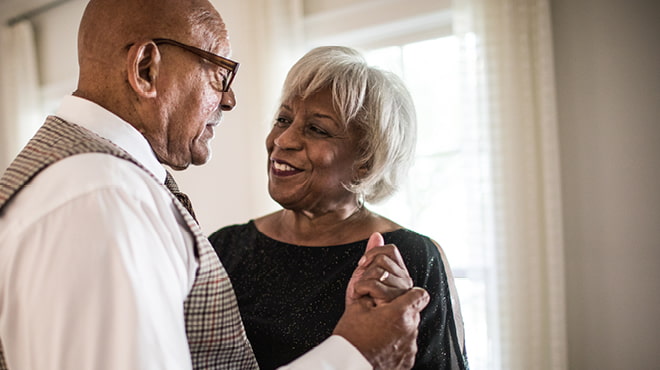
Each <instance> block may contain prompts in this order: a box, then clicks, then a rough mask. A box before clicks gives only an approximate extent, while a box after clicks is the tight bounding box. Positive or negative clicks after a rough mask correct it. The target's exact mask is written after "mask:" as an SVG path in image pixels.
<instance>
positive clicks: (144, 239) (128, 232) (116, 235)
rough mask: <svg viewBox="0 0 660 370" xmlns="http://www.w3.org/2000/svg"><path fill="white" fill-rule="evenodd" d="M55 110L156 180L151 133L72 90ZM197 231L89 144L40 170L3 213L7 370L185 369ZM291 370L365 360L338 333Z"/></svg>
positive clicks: (2, 317) (354, 365)
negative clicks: (128, 157)
mask: <svg viewBox="0 0 660 370" xmlns="http://www.w3.org/2000/svg"><path fill="white" fill-rule="evenodd" d="M56 115H57V116H58V117H61V118H62V119H64V120H66V121H69V122H71V123H75V124H77V125H79V126H82V127H84V128H86V129H89V130H91V131H93V132H95V133H97V134H98V135H100V136H102V137H104V138H106V139H108V140H110V141H112V142H114V143H115V144H116V145H118V146H119V147H121V148H123V149H124V150H125V151H126V152H128V153H129V154H130V155H131V156H133V157H134V158H135V159H136V160H137V161H139V162H140V163H141V164H142V165H143V166H144V167H146V168H147V169H148V170H149V171H151V173H152V174H153V175H155V176H156V178H157V179H158V180H159V181H160V182H161V184H162V183H164V181H165V169H164V168H163V167H162V165H161V164H160V163H159V162H158V160H157V159H156V157H155V155H154V153H153V152H152V150H151V147H150V146H149V143H148V142H147V141H146V139H145V138H144V137H143V136H142V135H141V134H140V133H139V132H138V131H137V130H135V128H133V127H132V126H131V125H130V124H128V123H126V122H125V121H123V120H121V119H120V118H119V117H117V116H115V115H114V114H112V113H111V112H109V111H107V110H105V109H103V108H102V107H100V106H98V105H96V104H94V103H92V102H90V101H87V100H84V99H80V98H77V97H73V96H70V97H67V98H65V99H64V101H63V103H62V106H61V107H60V109H59V111H58V112H57V114H56ZM196 269H197V261H196V260H195V256H194V253H193V238H192V235H191V234H190V233H189V231H188V230H187V228H186V226H185V222H184V221H183V219H182V218H181V217H180V215H179V213H178V212H177V211H176V210H175V209H174V206H173V204H172V201H171V198H170V196H169V194H167V190H166V189H165V188H164V187H162V186H160V185H159V184H158V183H156V182H154V181H153V180H152V179H151V178H150V176H149V174H147V173H146V172H145V171H144V170H142V169H140V168H139V167H137V166H135V165H134V164H132V163H130V162H128V161H126V160H123V159H120V158H116V157H114V156H111V155H107V154H98V153H88V154H80V155H75V156H71V157H68V158H66V159H63V160H61V161H58V162H56V163H54V164H52V165H51V166H49V167H48V168H46V169H45V170H44V171H42V172H41V173H39V175H38V176H37V177H35V178H34V179H33V180H32V181H31V182H30V183H29V184H28V185H27V186H26V187H25V188H24V189H23V190H22V191H21V192H19V193H18V195H16V196H15V197H14V199H13V200H12V201H11V202H10V204H8V205H7V207H6V208H5V211H4V214H3V215H2V217H0V338H2V344H3V348H4V353H5V359H6V360H7V363H8V366H9V369H10V370H16V369H21V370H22V369H26V370H27V369H35V370H36V369H39V370H50V369H94V370H105V369H108V370H109V369H144V370H149V369H154V370H155V369H159V370H160V369H177V370H179V369H190V368H191V367H192V366H191V360H190V353H189V350H188V343H187V339H186V332H185V324H184V312H183V302H184V300H185V299H186V297H187V295H188V293H189V291H190V289H191V287H192V285H193V282H194V279H195V272H196ZM286 368H289V369H309V368H316V369H349V368H350V369H369V368H371V367H370V366H369V363H368V362H367V361H366V359H364V357H363V356H362V355H361V354H360V353H359V351H357V349H355V347H353V346H352V345H351V344H350V343H348V342H347V341H346V340H345V339H343V338H341V337H338V336H333V337H330V338H329V339H328V340H326V341H325V342H324V343H322V344H321V345H320V346H318V347H317V348H315V349H314V350H312V351H310V352H308V353H307V354H306V355H304V356H303V357H301V358H300V359H298V360H297V361H295V362H294V363H292V364H290V365H289V366H287V367H286Z"/></svg>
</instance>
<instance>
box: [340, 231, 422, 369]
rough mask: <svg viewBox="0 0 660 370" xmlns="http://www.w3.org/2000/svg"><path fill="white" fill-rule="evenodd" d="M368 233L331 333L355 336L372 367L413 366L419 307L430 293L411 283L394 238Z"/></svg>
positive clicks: (400, 367)
mask: <svg viewBox="0 0 660 370" xmlns="http://www.w3.org/2000/svg"><path fill="white" fill-rule="evenodd" d="M384 244H385V243H384V240H383V237H382V235H381V234H379V233H374V234H372V235H371V237H370V238H369V242H368V243H367V249H366V252H365V254H364V256H363V257H362V258H361V259H360V262H359V263H358V266H357V268H356V269H355V271H354V272H353V276H352V277H351V280H350V282H349V284H348V288H347V290H346V308H345V310H344V314H343V315H342V317H341V319H340V320H339V322H338V323H337V326H336V327H335V330H334V332H333V334H336V335H341V336H342V337H344V338H346V339H347V340H348V341H349V342H351V343H352V344H353V345H354V346H355V347H356V348H357V349H358V350H359V351H360V352H361V353H362V354H363V355H364V356H365V357H366V358H367V360H368V361H369V362H370V363H371V364H372V366H373V367H374V369H409V368H411V367H412V366H413V364H414V361H415V354H416V353H417V332H418V326H419V320H420V315H419V313H420V312H421V311H422V310H423V309H424V307H426V305H427V304H428V302H429V295H428V293H427V292H426V291H425V290H424V289H422V288H416V287H413V281H412V279H411V278H410V274H409V273H408V269H407V268H406V265H405V264H404V262H403V259H402V258H401V254H400V253H399V250H398V249H397V248H396V246H394V245H393V244H388V245H384Z"/></svg>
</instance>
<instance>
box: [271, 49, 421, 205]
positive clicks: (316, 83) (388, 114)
mask: <svg viewBox="0 0 660 370" xmlns="http://www.w3.org/2000/svg"><path fill="white" fill-rule="evenodd" d="M325 88H330V90H331V92H332V98H333V103H334V107H335V110H336V111H337V112H338V113H339V115H340V119H341V120H342V123H344V124H345V125H346V128H348V127H349V125H351V126H353V125H354V126H355V127H356V128H357V132H359V133H360V135H361V137H360V138H359V141H358V142H359V144H358V145H359V154H358V158H356V160H355V163H356V168H367V174H366V175H365V176H364V177H362V178H361V179H359V180H358V181H356V182H355V183H352V184H345V186H346V188H347V189H348V190H350V191H351V192H353V193H356V194H358V195H360V196H363V197H364V198H363V199H364V200H365V201H367V202H370V203H377V202H379V201H382V200H384V199H386V198H387V197H389V196H391V195H392V194H393V193H394V192H395V191H396V190H397V189H398V187H399V185H400V183H401V182H402V180H403V179H404V178H405V177H406V175H407V173H408V170H409V169H410V166H411V165H412V162H413V158H414V152H415V145H416V139H417V119H416V115H415V106H414V104H413V101H412V97H411V96H410V93H409V92H408V89H407V88H406V86H405V85H404V83H403V81H402V80H401V79H400V78H399V77H398V76H397V75H395V74H394V73H391V72H387V71H384V70H381V69H378V68H375V67H372V66H369V65H368V64H367V62H366V60H365V59H364V58H363V57H362V55H361V54H360V53H359V52H358V51H356V50H354V49H351V48H348V47H342V46H322V47H317V48H315V49H313V50H311V51H309V52H308V53H307V54H305V55H304V56H303V57H302V58H301V59H300V60H299V61H298V62H296V64H295V65H294V66H293V67H292V68H291V70H290V71H289V73H288V75H287V77H286V80H285V81H284V87H283V90H282V101H289V100H291V99H294V98H296V97H300V98H302V99H305V98H306V97H309V96H310V95H312V94H314V93H316V92H318V91H320V90H322V89H325Z"/></svg>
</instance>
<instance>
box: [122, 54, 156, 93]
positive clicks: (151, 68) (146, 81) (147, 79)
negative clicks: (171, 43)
mask: <svg viewBox="0 0 660 370" xmlns="http://www.w3.org/2000/svg"><path fill="white" fill-rule="evenodd" d="M126 62H127V66H128V83H129V84H130V85H131V87H132V88H133V90H134V91H135V92H136V93H137V94H138V95H139V96H141V97H144V98H155V97H156V95H157V91H156V80H157V78H158V71H159V68H160V51H159V50H158V46H156V44H155V43H154V42H153V41H147V42H139V43H135V44H133V45H132V46H131V48H130V49H129V50H128V56H127V61H126Z"/></svg>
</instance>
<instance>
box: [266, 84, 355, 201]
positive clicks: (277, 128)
mask: <svg viewBox="0 0 660 370" xmlns="http://www.w3.org/2000/svg"><path fill="white" fill-rule="evenodd" d="M354 131H355V130H354V129H350V128H349V129H347V128H346V125H344V124H343V123H342V122H341V121H340V118H339V115H338V114H337V112H336V111H335V109H334V106H333V103H332V94H331V93H330V91H329V90H327V89H326V90H321V91H319V92H317V93H314V94H313V95H311V96H309V97H308V98H307V99H305V100H302V99H301V98H295V99H293V100H290V101H285V102H283V103H282V105H281V106H280V108H279V111H278V114H277V118H276V120H275V125H274V126H273V129H272V130H271V132H270V134H269V135H268V137H267V138H266V149H267V150H268V191H269V193H270V196H271V197H272V198H273V199H274V200H275V201H276V202H278V203H279V204H280V205H281V206H282V207H284V208H286V209H292V210H300V211H309V212H315V213H316V212H327V211H332V210H333V209H336V208H338V207H342V206H345V205H347V204H355V195H354V194H353V193H351V192H349V191H348V190H346V189H345V188H344V185H348V184H350V183H351V182H353V181H354V180H356V176H357V175H356V173H357V172H356V171H355V169H354V162H355V159H356V156H357V154H358V150H359V149H358V148H357V142H358V140H357V134H356V133H355V132H354Z"/></svg>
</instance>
